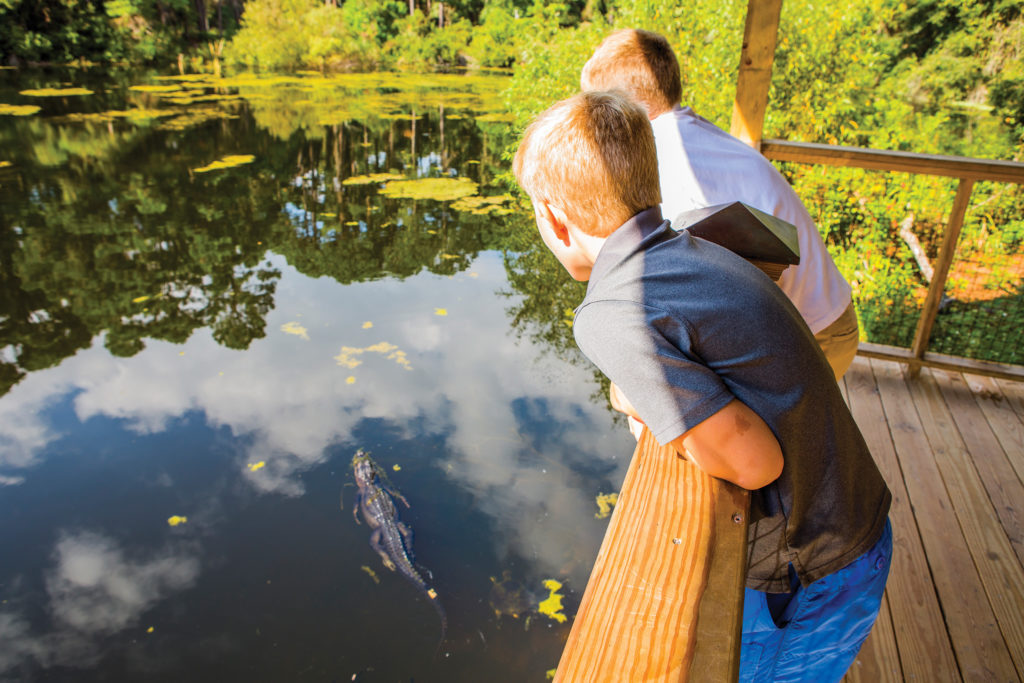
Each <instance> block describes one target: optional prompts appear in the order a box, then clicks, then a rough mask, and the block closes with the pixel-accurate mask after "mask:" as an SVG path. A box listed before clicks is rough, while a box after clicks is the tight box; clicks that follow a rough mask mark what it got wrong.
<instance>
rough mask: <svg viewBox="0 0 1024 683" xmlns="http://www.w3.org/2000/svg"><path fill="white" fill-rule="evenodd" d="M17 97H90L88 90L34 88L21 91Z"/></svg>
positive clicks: (90, 91) (90, 93) (90, 92)
mask: <svg viewBox="0 0 1024 683" xmlns="http://www.w3.org/2000/svg"><path fill="white" fill-rule="evenodd" d="M18 94H19V95H26V96H28V97H67V96H69V95H92V90H89V89H88V88H35V89H31V90H22V91H21V92H19V93H18Z"/></svg>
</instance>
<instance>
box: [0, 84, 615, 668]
mask: <svg viewBox="0 0 1024 683" xmlns="http://www.w3.org/2000/svg"><path fill="white" fill-rule="evenodd" d="M503 85H504V80H503V78H502V77H500V76H486V77H484V76H467V75H458V74H452V75H431V76H396V75H391V74H377V75H349V76H330V77H328V76H323V75H321V74H316V73H300V74H293V75H289V76H257V75H251V74H249V75H244V74H243V75H235V76H231V77H229V78H224V79H220V80H216V79H213V78H212V77H208V76H202V75H185V76H174V75H160V74H152V73H144V74H140V73H129V72H124V73H120V72H117V73H115V72H111V71H105V72H99V71H93V70H88V69H80V70H52V71H15V70H0V278H2V281H0V291H2V294H0V546H2V547H3V548H4V552H3V553H2V555H0V679H2V680H19V681H34V680H47V681H49V680H75V681H94V680H97V681H98V680H153V681H164V680H166V681H180V680H200V681H202V680H210V681H225V680H246V681H257V680H268V681H271V680H272V681H282V680H288V681H301V680H332V681H333V680H337V681H342V680H344V681H349V680H354V681H411V680H415V681H480V680H485V679H486V680H489V681H516V682H522V681H544V680H545V679H546V675H547V673H548V672H549V671H550V670H552V669H553V668H554V667H555V666H556V664H557V661H558V657H559V654H560V652H561V649H562V646H563V644H564V642H565V639H566V637H567V635H568V630H569V627H570V625H571V623H572V616H573V615H574V614H575V611H576V608H577V606H578V604H579V599H580V596H581V594H582V591H583V589H584V587H585V584H586V580H587V577H588V575H589V572H590V568H591V565H592V563H593V560H594V557H595V556H596V553H597V548H598V546H599V544H600V541H601V537H602V535H603V533H604V529H605V526H606V524H607V517H606V510H607V508H608V505H609V502H608V499H607V497H606V494H609V493H612V492H615V491H617V490H618V487H619V485H620V483H621V480H622V477H623V476H624V474H625V468H626V465H627V464H628V460H629V456H630V455H631V453H632V450H633V441H632V438H631V437H630V436H629V433H628V431H627V430H626V429H625V428H624V427H623V425H622V424H621V423H620V422H619V421H618V420H617V418H615V417H614V416H613V413H612V411H611V410H610V408H609V407H608V405H607V401H606V399H605V398H604V396H605V394H604V387H603V386H602V384H601V382H600V379H599V377H598V375H597V374H596V372H595V370H594V369H593V368H592V367H591V366H590V365H589V364H588V363H586V361H585V360H584V359H582V358H581V357H580V356H579V354H578V353H577V352H576V351H575V350H574V348H573V345H572V340H571V326H570V324H569V323H568V321H570V320H571V308H572V306H573V305H574V304H575V303H576V301H577V300H578V296H579V295H580V289H579V286H578V285H577V284H576V283H572V282H569V281H568V278H566V276H565V275H564V273H563V271H561V270H560V267H559V266H558V264H557V263H556V262H555V261H554V259H553V258H551V257H550V256H549V255H548V254H546V253H545V252H544V251H543V247H539V248H538V245H539V240H537V239H536V238H535V236H534V230H535V229H534V228H533V227H532V224H531V223H530V220H531V218H530V216H529V215H524V214H523V212H522V210H521V209H519V210H516V209H515V208H514V202H513V201H512V200H511V198H510V197H509V196H508V195H507V185H506V184H505V183H504V181H503V177H504V176H507V173H508V160H507V150H508V149H509V146H510V145H511V144H513V143H514V136H513V132H512V128H511V124H510V123H509V117H508V116H507V115H506V114H505V113H504V112H503V110H502V102H501V97H500V92H501V88H502V87H503ZM5 105H9V106H5ZM359 449H363V450H365V451H367V452H369V454H370V456H371V458H373V459H374V461H375V462H376V463H377V464H378V466H379V467H380V469H381V470H382V471H383V472H384V473H386V475H387V479H388V480H389V481H390V484H391V485H392V486H393V487H394V489H395V490H397V491H398V492H400V493H401V494H402V495H403V496H404V497H405V499H407V501H408V503H409V507H405V506H404V505H402V504H401V503H400V502H399V503H398V508H399V514H400V517H401V519H402V520H403V521H404V522H405V523H406V524H407V525H408V526H409V527H410V528H411V530H412V532H413V534H414V549H415V553H416V561H417V563H418V566H419V568H420V570H421V572H422V574H423V576H424V577H425V578H426V579H427V582H428V584H429V585H430V586H431V587H432V589H433V590H435V591H436V594H437V596H438V597H437V600H438V602H439V604H440V605H441V606H442V607H443V610H444V611H445V613H446V615H447V632H446V635H445V638H444V640H443V642H441V643H440V645H439V640H440V637H441V620H440V619H439V615H438V613H437V612H435V610H434V609H433V605H432V604H431V599H430V598H429V597H428V596H427V595H426V594H425V593H424V592H423V591H421V590H420V589H419V588H417V586H416V585H414V584H413V583H412V582H410V581H408V580H405V579H404V578H403V577H402V576H401V575H400V574H399V573H396V572H392V571H389V570H388V569H386V568H385V567H384V564H383V563H382V561H381V559H380V558H379V557H378V556H377V554H376V553H375V552H374V550H373V548H371V545H370V536H371V529H370V527H369V526H368V525H367V524H366V523H365V522H364V523H357V522H356V519H355V518H354V515H353V507H354V505H355V503H356V487H355V480H354V478H353V473H352V460H353V456H354V454H355V453H356V452H357V451H358V450H359ZM396 500H397V499H396ZM602 510H605V511H604V512H603V511H602ZM542 606H543V609H542Z"/></svg>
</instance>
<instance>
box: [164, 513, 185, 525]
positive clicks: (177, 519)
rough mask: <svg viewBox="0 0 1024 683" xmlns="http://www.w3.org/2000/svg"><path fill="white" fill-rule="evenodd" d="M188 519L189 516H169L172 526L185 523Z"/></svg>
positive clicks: (169, 522)
mask: <svg viewBox="0 0 1024 683" xmlns="http://www.w3.org/2000/svg"><path fill="white" fill-rule="evenodd" d="M187 521H188V517H179V516H178V515H174V516H172V517H168V518H167V523H168V524H170V525H171V526H178V525H179V524H184V523H185V522H187Z"/></svg>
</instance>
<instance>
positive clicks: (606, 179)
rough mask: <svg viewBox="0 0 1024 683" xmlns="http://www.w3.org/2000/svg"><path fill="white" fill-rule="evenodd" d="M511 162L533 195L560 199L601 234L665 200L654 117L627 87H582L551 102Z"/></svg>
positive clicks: (577, 218)
mask: <svg viewBox="0 0 1024 683" xmlns="http://www.w3.org/2000/svg"><path fill="white" fill-rule="evenodd" d="M512 168H513V171H514V172H515V175H516V180H518V181H519V184H520V185H521V186H522V188H523V189H524V190H525V191H526V193H527V194H528V195H530V198H531V199H532V200H534V202H536V201H538V200H547V201H550V202H552V203H554V204H556V205H558V206H560V207H562V208H563V210H566V211H567V213H569V214H570V215H571V216H572V218H573V219H574V220H575V221H576V222H577V227H579V228H580V229H581V230H583V231H584V232H586V233H588V234H591V235H595V236H597V237H605V236H607V235H608V234H610V233H611V232H612V231H614V230H615V229H616V228H618V227H619V225H621V224H622V223H624V222H625V221H626V220H628V219H629V218H631V217H632V216H634V215H636V214H637V213H639V212H641V211H643V210H644V209H649V208H651V207H652V206H657V205H658V204H659V203H661V189H660V187H659V184H658V157H657V152H656V151H655V147H654V134H653V133H652V131H651V124H650V121H649V120H648V119H647V116H646V114H645V113H644V111H643V110H642V109H641V108H640V107H639V106H638V105H637V104H636V103H634V102H632V101H631V100H630V99H629V98H628V97H626V95H625V94H624V93H622V92H599V91H592V92H586V93H580V94H578V95H574V96H573V97H570V98H568V99H565V100H562V101H561V102H558V103H557V104H555V105H553V106H551V107H550V108H549V109H548V110H547V111H545V112H544V113H542V114H541V115H540V116H538V117H537V118H536V119H535V120H534V121H533V123H531V124H530V125H529V127H527V129H526V131H525V132H524V133H523V139H522V140H521V141H520V143H519V149H518V150H516V156H515V160H514V161H513V164H512Z"/></svg>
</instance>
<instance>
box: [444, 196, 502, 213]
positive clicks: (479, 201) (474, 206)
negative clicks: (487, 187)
mask: <svg viewBox="0 0 1024 683" xmlns="http://www.w3.org/2000/svg"><path fill="white" fill-rule="evenodd" d="M510 201H512V197H511V196H509V195H507V194H502V195H495V196H493V197H481V196H480V195H472V196H469V197H463V198H461V199H458V200H456V201H454V202H452V208H453V209H455V210H456V211H462V212H464V213H472V214H476V215H478V216H482V215H486V214H494V215H496V216H504V215H506V214H510V213H512V209H510V208H509V207H507V206H505V204H506V203H507V202H510Z"/></svg>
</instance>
